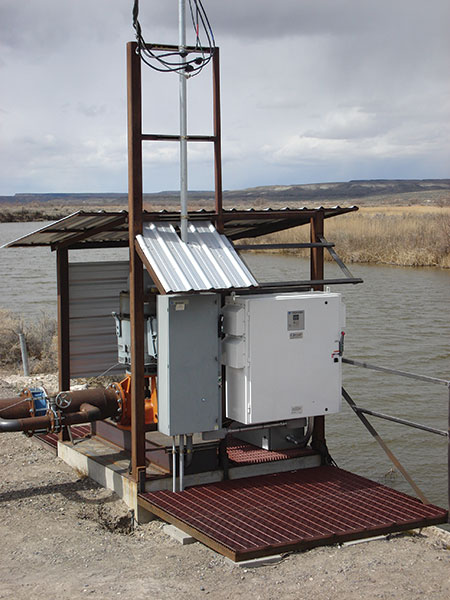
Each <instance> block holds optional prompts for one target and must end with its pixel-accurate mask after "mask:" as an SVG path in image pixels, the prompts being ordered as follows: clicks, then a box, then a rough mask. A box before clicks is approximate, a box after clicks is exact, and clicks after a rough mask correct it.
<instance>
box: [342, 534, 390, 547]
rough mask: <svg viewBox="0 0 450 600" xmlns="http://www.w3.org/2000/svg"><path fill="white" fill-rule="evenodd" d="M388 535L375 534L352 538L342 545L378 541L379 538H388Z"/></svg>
mask: <svg viewBox="0 0 450 600" xmlns="http://www.w3.org/2000/svg"><path fill="white" fill-rule="evenodd" d="M387 537H388V536H387V535H375V536H373V537H366V538H361V539H360V540H351V541H350V542H342V544H340V546H354V545H355V544H364V542H376V541H377V540H385V539H387Z"/></svg>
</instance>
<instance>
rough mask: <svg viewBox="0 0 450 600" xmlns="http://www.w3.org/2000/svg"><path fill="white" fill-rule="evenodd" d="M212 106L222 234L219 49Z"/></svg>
mask: <svg viewBox="0 0 450 600" xmlns="http://www.w3.org/2000/svg"><path fill="white" fill-rule="evenodd" d="M212 63H213V105H214V108H213V110H214V182H215V203H216V213H217V221H216V227H217V230H218V232H219V233H223V219H222V208H223V207H222V203H223V198H222V126H221V116H220V60H219V48H215V49H214V54H213V60H212Z"/></svg>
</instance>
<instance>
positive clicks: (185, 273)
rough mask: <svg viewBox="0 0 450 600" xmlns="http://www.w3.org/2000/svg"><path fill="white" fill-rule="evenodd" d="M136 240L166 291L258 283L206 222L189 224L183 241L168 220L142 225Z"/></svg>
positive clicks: (211, 288) (201, 289) (227, 244)
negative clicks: (186, 238) (140, 233)
mask: <svg viewBox="0 0 450 600" xmlns="http://www.w3.org/2000/svg"><path fill="white" fill-rule="evenodd" d="M137 241H138V243H139V245H140V247H141V249H142V251H143V253H144V255H145V257H146V259H147V261H148V263H149V265H150V266H151V268H152V269H153V271H154V272H155V273H156V274H157V275H158V279H159V281H160V282H161V285H162V286H163V287H164V291H165V292H166V293H172V292H188V291H207V290H224V289H230V288H247V287H250V286H257V285H258V282H257V281H256V279H255V278H254V277H253V276H252V274H251V273H250V271H249V270H248V268H247V267H246V266H245V264H244V263H243V261H242V260H241V259H240V257H239V256H238V254H237V252H236V251H235V250H234V248H233V247H232V246H231V244H230V242H229V241H228V240H227V238H226V237H225V236H224V235H220V234H219V233H218V232H217V231H216V229H215V227H214V226H213V225H212V224H211V223H209V222H207V221H200V222H197V223H193V222H191V223H190V224H189V231H188V243H187V244H186V243H184V242H182V241H181V239H180V237H179V236H178V234H177V232H176V231H175V227H174V226H173V224H171V223H166V224H157V223H149V224H146V225H144V230H143V235H142V236H137Z"/></svg>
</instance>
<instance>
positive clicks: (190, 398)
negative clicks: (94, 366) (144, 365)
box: [157, 294, 221, 436]
mask: <svg viewBox="0 0 450 600" xmlns="http://www.w3.org/2000/svg"><path fill="white" fill-rule="evenodd" d="M157 309H158V310H157V314H158V429H159V431H161V432H162V433H164V434H166V435H171V436H172V435H183V434H189V433H201V432H204V431H214V430H217V429H218V428H219V427H220V425H221V387H220V373H221V366H220V359H219V334H218V324H219V311H220V295H219V294H192V295H180V294H170V295H163V296H158V299H157Z"/></svg>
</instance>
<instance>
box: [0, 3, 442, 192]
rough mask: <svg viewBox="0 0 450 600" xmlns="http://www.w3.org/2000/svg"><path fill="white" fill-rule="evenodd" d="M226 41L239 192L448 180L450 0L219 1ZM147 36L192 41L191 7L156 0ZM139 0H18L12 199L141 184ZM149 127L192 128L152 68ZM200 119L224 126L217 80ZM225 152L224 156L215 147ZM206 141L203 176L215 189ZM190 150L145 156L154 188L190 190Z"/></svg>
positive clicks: (0, 151)
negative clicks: (131, 90) (131, 82)
mask: <svg viewBox="0 0 450 600" xmlns="http://www.w3.org/2000/svg"><path fill="white" fill-rule="evenodd" d="M203 2H204V6H205V8H206V10H207V11H208V15H209V17H210V20H211V24H212V26H213V29H214V32H215V34H216V41H217V43H218V45H220V47H221V67H222V68H221V83H222V115H223V157H224V185H225V187H229V188H233V187H241V186H251V185H260V184H261V185H262V184H268V183H301V182H306V181H327V180H332V179H333V180H336V179H357V178H362V177H390V176H393V177H414V178H415V177H445V176H448V175H449V174H448V164H449V163H450V143H449V139H450V135H449V134H450V131H449V125H448V123H449V122H450V120H449V116H450V103H449V100H448V98H450V85H449V80H448V73H449V71H450V37H449V36H448V32H447V29H448V23H449V22H450V3H449V2H448V0H428V2H426V3H425V2H423V1H422V0H408V1H407V0H389V1H388V0H379V1H378V2H376V3H374V2H369V1H368V0H280V2H278V3H274V2H270V1H269V0H245V1H244V2H243V1H242V0H226V1H225V0H220V1H219V0H203ZM140 5H141V15H140V17H141V23H142V26H143V28H144V35H145V37H146V39H147V41H156V42H167V43H176V41H177V1H176V0H141V2H140ZM131 8H132V0H96V1H95V2H92V0H39V2H36V1H35V0H22V1H21V2H17V0H2V2H1V5H0V52H1V57H2V58H1V62H0V76H1V77H2V95H1V96H0V134H1V142H0V157H1V160H0V182H1V184H2V185H1V189H0V193H14V192H15V191H19V190H20V191H24V190H25V188H26V189H28V190H29V191H31V190H34V191H53V190H59V191H77V189H78V190H87V189H92V190H93V191H95V190H96V191H101V190H102V189H105V190H107V189H108V190H112V189H113V188H112V187H111V186H112V185H114V186H118V187H116V189H117V190H118V191H124V190H125V188H126V164H127V158H126V83H125V42H126V41H128V40H131V39H133V35H134V32H133V29H132V26H131ZM144 78H145V82H144V123H145V126H144V128H145V129H146V130H147V131H158V132H169V133H174V132H176V131H177V128H178V123H177V118H178V117H177V85H178V84H177V79H176V77H175V76H172V75H156V74H154V73H153V72H150V71H149V70H148V69H144ZM188 88H189V98H190V114H189V128H190V131H191V132H192V133H209V132H210V131H211V121H212V119H211V110H210V92H211V83H210V73H203V74H202V75H200V76H199V77H198V78H194V79H193V80H192V81H190V82H189V85H188ZM208 152H209V151H208ZM208 152H207V151H206V150H204V149H199V148H197V147H196V146H192V149H191V150H190V185H191V187H198V188H204V187H208V186H209V185H210V182H211V181H212V179H211V173H210V170H211V172H212V166H211V169H208V168H207V165H208V160H209V162H211V160H210V158H211V157H210V153H209V154H208ZM177 154H178V153H177V149H176V147H174V146H170V147H165V146H162V145H157V144H156V145H155V144H153V145H152V144H150V146H149V147H148V148H146V150H145V165H146V177H145V181H146V189H148V191H156V190H158V189H170V188H171V189H176V188H177V187H178V168H177V160H178V158H177Z"/></svg>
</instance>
